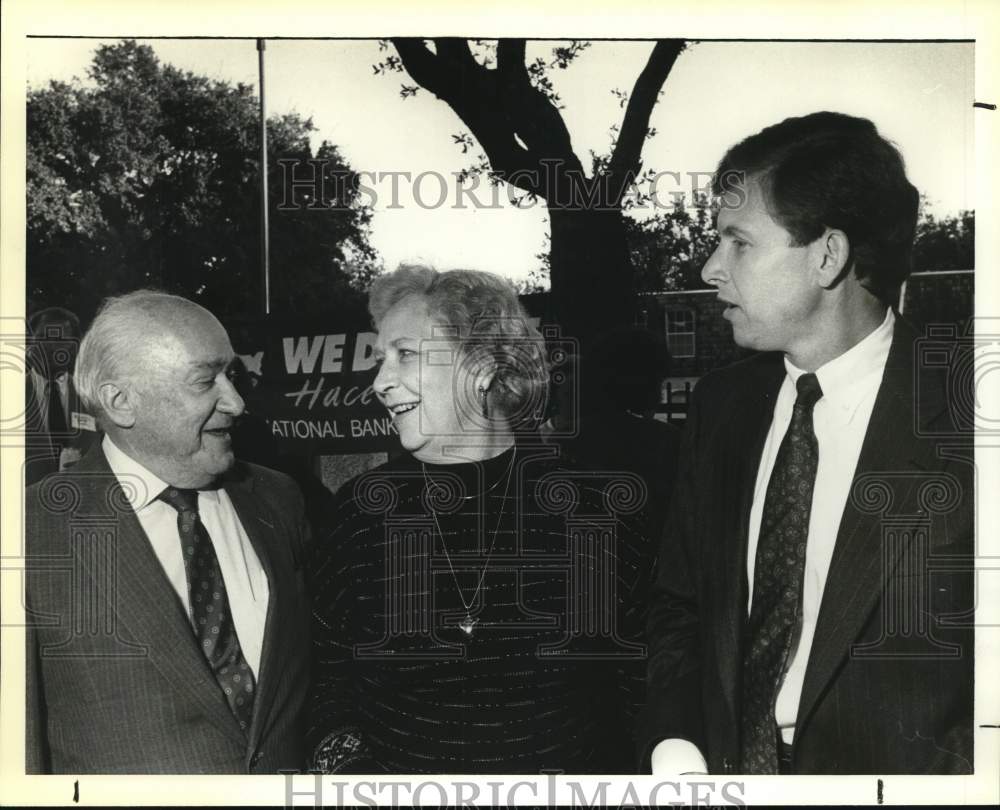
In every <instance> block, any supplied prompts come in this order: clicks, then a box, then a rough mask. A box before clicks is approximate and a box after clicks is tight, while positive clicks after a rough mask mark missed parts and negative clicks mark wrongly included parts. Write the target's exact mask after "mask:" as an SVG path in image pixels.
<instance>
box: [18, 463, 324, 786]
mask: <svg viewBox="0 0 1000 810" xmlns="http://www.w3.org/2000/svg"><path fill="white" fill-rule="evenodd" d="M223 484H224V487H225V490H226V492H227V493H228V494H229V497H230V499H231V500H232V503H233V506H234V507H235V509H236V512H237V514H238V515H239V518H240V522H241V523H242V524H243V528H244V530H245V531H246V533H247V536H248V537H249V539H250V541H251V543H252V544H253V547H254V550H255V551H256V553H257V556H258V558H259V559H260V562H261V565H262V566H263V569H264V571H265V573H266V575H267V580H268V585H269V593H270V596H269V602H268V609H267V618H266V625H265V632H264V644H263V650H262V653H261V663H260V668H259V671H258V678H257V691H256V696H255V699H254V712H253V720H252V725H251V728H250V731H249V735H247V734H245V733H244V732H243V731H241V729H240V727H239V725H238V723H237V720H236V719H235V717H234V716H233V714H232V712H231V711H230V709H229V706H228V704H227V703H226V699H225V696H224V695H223V693H222V691H221V689H220V688H219V686H218V683H217V682H216V680H215V678H214V676H213V674H212V672H211V670H210V668H209V665H208V662H207V660H206V658H205V656H204V655H203V654H202V652H201V650H200V649H199V646H198V643H197V640H196V638H195V636H194V633H193V631H192V628H191V625H190V622H189V620H188V616H187V614H186V612H185V610H184V608H183V606H182V603H181V601H180V599H179V598H178V596H177V594H176V592H175V591H174V590H173V588H172V587H171V585H170V582H169V581H168V579H167V577H166V574H165V573H164V571H163V568H162V566H161V565H160V562H159V560H158V559H157V557H156V554H155V552H154V551H153V548H152V545H151V544H150V542H149V540H148V538H147V536H146V534H145V533H144V531H143V530H142V528H141V526H140V524H139V521H138V518H137V517H136V515H135V513H134V512H133V511H132V509H131V507H130V506H129V502H128V501H127V500H126V499H125V497H124V496H123V493H122V490H121V487H120V486H119V485H118V483H117V479H116V478H115V476H114V474H113V473H112V472H111V470H110V468H109V466H108V463H107V460H106V458H105V456H104V453H103V451H102V450H101V447H100V445H97V446H95V447H94V448H93V449H92V450H91V452H90V453H88V455H87V456H85V457H84V458H83V459H82V460H81V461H80V462H79V463H78V464H77V465H76V466H75V467H74V468H73V469H72V470H69V471H66V472H64V473H59V474H56V475H52V476H49V477H48V478H46V479H44V480H43V481H42V482H40V483H38V484H36V485H35V486H32V487H30V488H28V490H27V492H26V511H25V515H26V538H27V543H26V553H27V569H28V575H27V576H28V578H27V611H28V633H27V637H28V645H27V647H28V648H27V666H26V672H27V746H26V760H27V762H26V767H27V772H28V773H213V774H221V773H275V772H277V771H278V770H279V769H286V768H300V767H301V766H302V762H303V758H302V743H301V739H302V734H301V726H300V721H301V717H300V713H301V709H302V704H303V700H304V698H305V695H306V691H307V686H308V656H309V648H310V647H309V632H308V628H309V612H308V605H307V599H306V595H305V586H304V580H303V571H302V567H301V561H302V559H303V546H304V544H305V543H306V542H307V538H308V532H307V529H306V523H305V520H304V512H303V504H302V497H301V494H300V493H299V490H298V488H297V487H296V485H295V484H294V483H293V482H292V481H291V479H290V478H288V477H287V476H285V475H282V474H281V473H277V472H274V471H272V470H268V469H266V468H264V467H258V466H255V465H249V464H237V465H236V467H234V469H233V470H232V471H231V473H230V474H229V475H227V476H226V478H225V481H224V482H223Z"/></svg>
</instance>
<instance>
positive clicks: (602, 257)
mask: <svg viewBox="0 0 1000 810" xmlns="http://www.w3.org/2000/svg"><path fill="white" fill-rule="evenodd" d="M549 220H550V223H551V233H552V245H551V252H550V257H549V260H550V263H551V275H550V279H551V284H552V292H551V299H552V301H551V302H552V310H553V317H554V318H555V320H556V322H557V323H559V324H560V326H561V327H562V333H563V334H564V335H568V336H570V337H573V338H576V339H577V340H579V341H580V343H581V346H582V347H584V348H585V347H586V346H588V345H590V344H591V343H592V342H593V340H594V338H596V337H597V336H599V335H600V334H602V333H604V332H608V331H610V330H612V329H614V328H615V327H619V326H628V325H631V324H632V323H633V317H634V309H635V301H634V295H635V292H634V286H635V285H634V284H633V278H632V276H633V271H632V264H631V262H630V261H629V255H628V249H627V247H626V243H625V222H624V220H623V218H622V213H621V211H620V210H586V209H583V210H581V209H576V210H572V209H567V208H549Z"/></svg>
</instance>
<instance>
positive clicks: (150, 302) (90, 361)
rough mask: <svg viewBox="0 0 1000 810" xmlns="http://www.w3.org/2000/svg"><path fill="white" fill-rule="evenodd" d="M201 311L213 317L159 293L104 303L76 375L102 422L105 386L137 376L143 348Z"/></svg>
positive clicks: (89, 332) (183, 300)
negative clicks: (180, 320)
mask: <svg viewBox="0 0 1000 810" xmlns="http://www.w3.org/2000/svg"><path fill="white" fill-rule="evenodd" d="M196 311H200V312H204V313H206V314H208V315H210V316H211V313H209V312H208V310H207V309H205V308H204V307H202V306H200V305H199V304H196V303H195V302H194V301H189V300H188V299H187V298H182V297H181V296H179V295H171V294H170V293H165V292H160V291H159V290H135V291H134V292H130V293H126V294H125V295H119V296H116V297H113V298H107V299H105V301H104V303H103V304H102V305H101V308H100V310H98V312H97V317H95V318H94V322H93V323H92V324H91V325H90V329H88V330H87V334H86V335H84V337H83V340H82V341H80V352H79V354H78V355H77V358H76V369H75V371H74V382H75V384H76V390H77V393H78V394H79V396H80V399H81V400H82V401H83V404H84V405H85V406H86V408H87V409H88V410H89V411H90V413H92V414H94V416H95V417H96V418H97V419H98V421H103V417H104V409H103V408H102V406H101V401H100V395H99V391H100V387H101V385H103V384H104V383H106V382H110V381H115V380H123V379H126V378H128V377H130V376H132V374H133V373H134V371H135V364H136V362H137V360H138V357H137V354H138V350H139V348H140V347H144V346H145V347H148V346H149V345H150V344H151V342H152V341H155V340H157V339H159V338H161V337H162V334H163V333H164V332H166V331H167V330H168V329H169V327H170V326H171V322H172V321H174V320H175V319H176V317H177V315H178V314H179V313H181V312H187V313H190V314H193V313H194V312H196Z"/></svg>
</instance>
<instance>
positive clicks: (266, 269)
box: [257, 39, 271, 315]
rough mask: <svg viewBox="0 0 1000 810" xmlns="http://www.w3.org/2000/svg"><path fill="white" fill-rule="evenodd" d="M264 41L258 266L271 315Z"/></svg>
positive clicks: (259, 46) (266, 309)
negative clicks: (262, 276) (262, 277)
mask: <svg viewBox="0 0 1000 810" xmlns="http://www.w3.org/2000/svg"><path fill="white" fill-rule="evenodd" d="M264 47H265V46H264V40H263V39H258V40H257V68H258V73H259V74H260V266H261V272H262V273H263V275H264V314H265V315H270V314H271V240H270V234H269V233H268V219H267V107H266V106H265V104H264Z"/></svg>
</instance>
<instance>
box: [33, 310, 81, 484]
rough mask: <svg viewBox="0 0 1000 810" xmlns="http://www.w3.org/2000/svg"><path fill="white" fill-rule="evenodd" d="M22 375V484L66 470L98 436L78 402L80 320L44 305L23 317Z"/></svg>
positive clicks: (68, 312)
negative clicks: (25, 334)
mask: <svg viewBox="0 0 1000 810" xmlns="http://www.w3.org/2000/svg"><path fill="white" fill-rule="evenodd" d="M28 332H29V340H30V344H29V348H28V370H27V374H25V431H24V433H25V452H24V484H25V486H30V485H31V484H33V483H35V482H36V481H39V480H41V479H42V478H44V477H45V476H46V475H48V474H49V473H51V472H55V471H57V470H65V469H67V468H69V467H71V466H73V464H75V463H76V462H77V461H79V460H80V457H81V456H82V455H83V454H84V453H86V452H87V450H88V449H90V446H91V445H92V444H93V443H94V441H95V440H96V439H97V438H98V433H97V423H96V422H95V421H94V417H93V416H92V415H91V414H89V413H87V412H86V410H85V409H84V408H83V407H82V405H81V404H80V398H79V397H78V396H77V393H76V386H75V384H74V382H73V363H74V362H75V360H76V350H77V347H78V345H79V342H80V320H79V318H77V316H76V314H75V313H73V312H70V311H69V310H68V309H64V308H62V307H46V308H45V309H41V310H39V311H37V312H35V313H33V314H32V315H31V317H30V318H28Z"/></svg>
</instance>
